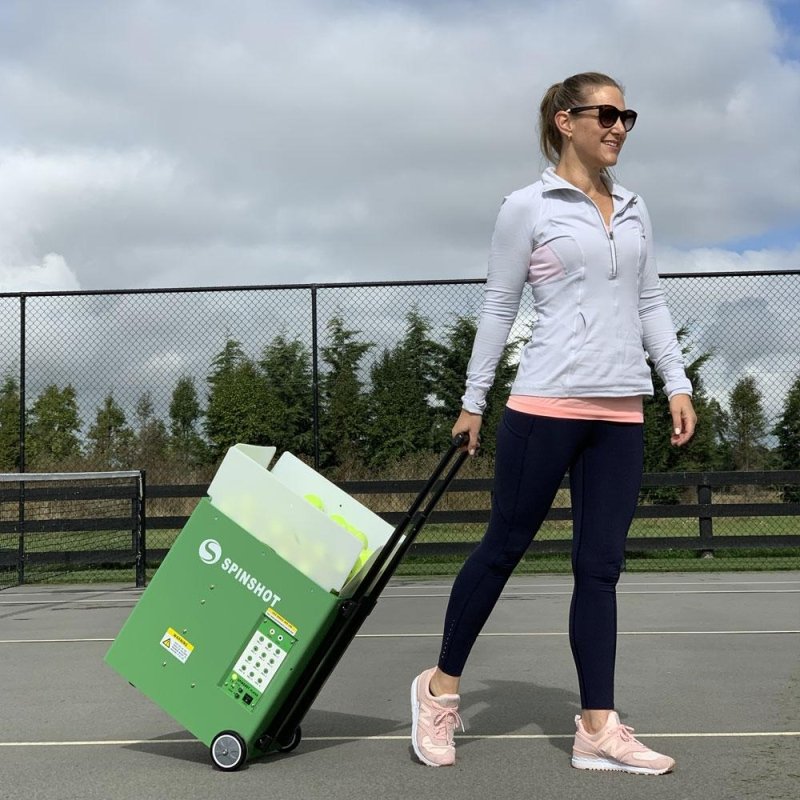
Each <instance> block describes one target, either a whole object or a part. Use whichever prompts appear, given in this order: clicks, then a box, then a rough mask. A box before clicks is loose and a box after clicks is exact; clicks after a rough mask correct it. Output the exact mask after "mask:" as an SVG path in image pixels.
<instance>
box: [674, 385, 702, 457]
mask: <svg viewBox="0 0 800 800" xmlns="http://www.w3.org/2000/svg"><path fill="white" fill-rule="evenodd" d="M669 411H670V414H671V415H672V435H671V436H670V442H671V443H672V444H674V445H676V446H677V447H680V446H681V445H684V444H686V442H688V441H689V439H691V438H692V436H693V435H694V429H695V425H696V424H697V414H695V413H694V407H693V406H692V398H691V396H690V395H688V394H676V395H673V397H672V399H671V400H670V401H669Z"/></svg>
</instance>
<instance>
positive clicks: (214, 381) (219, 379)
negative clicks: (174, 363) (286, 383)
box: [204, 339, 271, 461]
mask: <svg viewBox="0 0 800 800" xmlns="http://www.w3.org/2000/svg"><path fill="white" fill-rule="evenodd" d="M207 380H208V384H209V387H210V388H209V394H208V407H207V410H206V416H205V421H204V427H205V432H206V436H207V437H208V441H209V443H210V445H211V456H212V458H213V459H214V460H215V461H216V460H218V459H220V458H222V456H224V455H225V452H226V451H227V450H228V448H229V447H231V446H233V445H234V444H237V443H238V442H242V443H245V444H257V445H267V444H271V442H269V441H268V438H269V437H268V435H267V413H266V404H267V393H266V385H265V381H264V378H263V376H262V374H261V372H260V371H259V369H258V367H257V366H256V364H254V363H253V361H252V360H251V359H249V358H248V357H247V356H246V355H245V354H244V351H243V350H242V346H241V344H239V342H237V341H236V340H234V339H229V340H228V341H227V342H226V343H225V346H224V348H223V349H222V351H221V352H220V353H219V354H218V355H217V356H216V358H215V359H214V361H213V362H212V371H211V374H210V375H209V376H208V379H207Z"/></svg>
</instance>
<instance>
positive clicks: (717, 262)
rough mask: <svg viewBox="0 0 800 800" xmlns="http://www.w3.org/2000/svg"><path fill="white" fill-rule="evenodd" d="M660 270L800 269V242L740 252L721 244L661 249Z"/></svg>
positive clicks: (658, 255) (758, 270)
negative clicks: (723, 246)
mask: <svg viewBox="0 0 800 800" xmlns="http://www.w3.org/2000/svg"><path fill="white" fill-rule="evenodd" d="M657 259H658V270H659V272H660V273H662V274H664V273H669V272H674V273H682V272H684V273H685V272H761V271H765V272H768V271H785V270H797V269H800V243H798V245H797V246H796V247H793V248H792V249H791V250H786V249H781V248H769V249H765V250H745V252H743V253H736V252H734V251H731V250H724V249H723V248H721V247H698V248H693V249H691V250H678V249H677V248H674V247H663V248H659V250H658V253H657Z"/></svg>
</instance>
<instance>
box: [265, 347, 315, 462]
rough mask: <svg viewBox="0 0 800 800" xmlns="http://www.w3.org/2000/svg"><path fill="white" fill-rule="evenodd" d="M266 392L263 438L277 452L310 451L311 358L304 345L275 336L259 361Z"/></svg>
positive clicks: (311, 436) (311, 446)
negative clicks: (276, 449)
mask: <svg viewBox="0 0 800 800" xmlns="http://www.w3.org/2000/svg"><path fill="white" fill-rule="evenodd" d="M259 366H260V367H261V370H262V372H263V374H264V378H265V382H266V392H267V435H268V436H269V439H270V442H271V443H272V444H273V445H274V446H275V447H277V448H278V450H279V451H281V450H290V451H291V452H293V453H294V454H295V455H299V454H305V455H310V454H312V453H313V452H314V441H313V425H312V422H313V413H314V410H313V403H314V397H313V393H312V388H311V356H310V354H309V352H308V349H307V348H306V347H305V345H304V344H303V343H302V342H300V341H298V340H294V341H287V340H286V339H285V338H284V337H283V336H277V337H276V338H275V339H274V340H273V341H272V343H271V344H269V345H267V347H265V348H264V353H263V355H262V357H261V360H260V361H259Z"/></svg>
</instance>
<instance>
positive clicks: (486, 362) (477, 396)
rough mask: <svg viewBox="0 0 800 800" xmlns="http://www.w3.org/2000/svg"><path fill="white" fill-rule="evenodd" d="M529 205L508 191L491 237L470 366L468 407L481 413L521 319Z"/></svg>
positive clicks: (465, 403) (529, 229)
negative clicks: (508, 343)
mask: <svg viewBox="0 0 800 800" xmlns="http://www.w3.org/2000/svg"><path fill="white" fill-rule="evenodd" d="M531 216H532V214H531V205H530V203H529V202H527V201H526V200H525V199H524V198H518V197H517V196H515V195H509V197H507V198H506V199H505V200H504V202H503V205H502V206H501V207H500V212H499V214H498V216H497V222H496V224H495V228H494V234H493V235H492V244H491V250H490V253H489V271H488V275H487V278H486V285H485V287H484V296H483V305H482V307H481V313H480V319H479V322H478V330H477V332H476V334H475V341H474V342H473V345H472V355H471V357H470V360H469V364H468V366H467V389H466V392H465V394H464V395H463V397H462V398H461V404H462V407H463V408H464V409H466V410H467V411H470V412H472V413H473V414H482V413H483V410H484V408H485V407H486V394H487V393H488V391H489V389H490V388H491V386H492V383H493V382H494V377H495V371H496V369H497V364H498V363H499V361H500V358H501V356H502V354H503V348H504V347H505V344H506V341H507V340H508V334H509V332H510V331H511V326H512V325H513V324H514V320H515V319H516V317H517V312H518V311H519V303H520V299H521V298H522V290H523V288H524V287H525V281H526V279H527V276H528V269H529V267H530V262H531V250H532V246H533V245H532V235H533V226H532V224H531Z"/></svg>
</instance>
